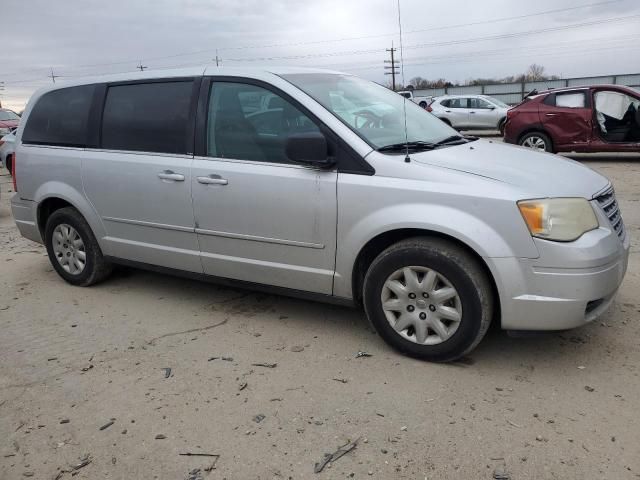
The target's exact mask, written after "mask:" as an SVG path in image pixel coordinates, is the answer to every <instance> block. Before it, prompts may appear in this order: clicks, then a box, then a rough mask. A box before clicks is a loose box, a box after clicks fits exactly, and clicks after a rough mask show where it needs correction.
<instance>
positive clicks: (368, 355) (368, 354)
mask: <svg viewBox="0 0 640 480" xmlns="http://www.w3.org/2000/svg"><path fill="white" fill-rule="evenodd" d="M360 357H373V355H371V354H370V353H367V352H363V351H359V352H358V353H356V358H360Z"/></svg>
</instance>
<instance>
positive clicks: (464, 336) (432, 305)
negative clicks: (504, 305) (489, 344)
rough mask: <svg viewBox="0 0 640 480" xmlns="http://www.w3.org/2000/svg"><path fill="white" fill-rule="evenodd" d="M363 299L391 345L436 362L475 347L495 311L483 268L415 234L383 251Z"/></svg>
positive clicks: (453, 248) (451, 248)
mask: <svg viewBox="0 0 640 480" xmlns="http://www.w3.org/2000/svg"><path fill="white" fill-rule="evenodd" d="M363 298H364V306H365V311H366V313H367V316H368V317H369V320H370V321H371V323H372V324H373V326H374V327H375V329H376V330H377V331H378V333H379V334H380V336H381V337H382V338H383V339H384V340H385V341H386V342H387V343H388V344H389V345H391V346H392V347H393V348H395V349H397V350H399V351H401V352H403V353H405V354H407V355H410V356H413V357H417V358H422V359H425V360H431V361H436V362H448V361H452V360H455V359H457V358H459V357H461V356H463V355H465V354H467V353H468V352H470V351H471V350H472V349H473V348H475V346H476V345H477V344H478V343H479V342H480V340H482V337H483V336H484V335H485V333H486V332H487V329H488V328H489V324H490V322H491V317H492V314H493V298H492V291H491V284H490V281H489V279H488V277H487V275H486V273H485V272H484V270H483V269H482V267H481V266H480V265H479V264H478V262H477V260H476V259H475V258H473V257H472V256H471V255H470V254H469V253H468V252H466V251H465V250H464V249H462V248H460V247H459V246H457V245H454V244H452V243H450V242H447V241H445V240H442V239H439V238H427V237H420V238H412V239H408V240H404V241H402V242H399V243H397V244H395V245H392V246H391V247H389V248H388V249H386V250H385V251H384V252H382V253H381V254H380V255H379V256H378V257H377V258H376V259H375V260H374V261H373V263H372V264H371V266H370V267H369V270H368V271H367V274H366V276H365V280H364V292H363Z"/></svg>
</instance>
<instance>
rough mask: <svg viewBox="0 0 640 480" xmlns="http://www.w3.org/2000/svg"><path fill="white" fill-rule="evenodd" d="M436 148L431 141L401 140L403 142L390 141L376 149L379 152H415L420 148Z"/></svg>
mask: <svg viewBox="0 0 640 480" xmlns="http://www.w3.org/2000/svg"><path fill="white" fill-rule="evenodd" d="M434 148H436V144H435V143H431V142H422V141H416V142H403V143H392V144H391V145H385V146H384V147H380V148H378V149H377V150H378V151H379V152H406V151H407V150H408V151H410V152H417V151H420V150H433V149H434Z"/></svg>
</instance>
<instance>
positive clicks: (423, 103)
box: [418, 102, 427, 108]
mask: <svg viewBox="0 0 640 480" xmlns="http://www.w3.org/2000/svg"><path fill="white" fill-rule="evenodd" d="M418 105H420V107H422V108H427V102H420V103H419V104H418Z"/></svg>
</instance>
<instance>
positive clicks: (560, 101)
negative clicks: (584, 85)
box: [556, 92, 587, 108]
mask: <svg viewBox="0 0 640 480" xmlns="http://www.w3.org/2000/svg"><path fill="white" fill-rule="evenodd" d="M586 98H587V96H586V95H585V94H584V92H567V93H556V107H564V108H584V107H585V106H586V103H587V102H586Z"/></svg>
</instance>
